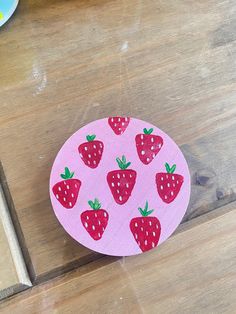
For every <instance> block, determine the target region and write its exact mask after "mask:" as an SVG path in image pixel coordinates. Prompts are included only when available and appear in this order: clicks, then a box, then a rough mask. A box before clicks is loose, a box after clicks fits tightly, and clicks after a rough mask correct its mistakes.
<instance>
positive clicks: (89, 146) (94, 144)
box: [78, 135, 104, 168]
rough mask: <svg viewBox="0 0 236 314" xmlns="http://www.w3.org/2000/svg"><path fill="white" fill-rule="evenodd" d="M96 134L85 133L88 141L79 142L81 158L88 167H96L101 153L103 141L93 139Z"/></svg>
mask: <svg viewBox="0 0 236 314" xmlns="http://www.w3.org/2000/svg"><path fill="white" fill-rule="evenodd" d="M95 138H96V135H87V136H86V139H87V141H88V142H86V143H83V144H80V146H79V148H78V150H79V154H80V157H81V159H82V160H83V162H84V163H85V165H86V166H88V167H90V168H97V166H98V164H99V162H100V160H101V158H102V153H103V148H104V145H103V142H101V141H94V139H95Z"/></svg>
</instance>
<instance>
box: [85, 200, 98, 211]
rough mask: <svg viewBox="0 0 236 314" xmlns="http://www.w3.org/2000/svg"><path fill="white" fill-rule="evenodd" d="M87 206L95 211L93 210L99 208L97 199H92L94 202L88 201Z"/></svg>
mask: <svg viewBox="0 0 236 314" xmlns="http://www.w3.org/2000/svg"><path fill="white" fill-rule="evenodd" d="M88 204H89V206H90V207H91V208H92V209H95V210H98V209H100V208H101V203H99V200H98V199H97V198H95V199H94V202H93V201H91V200H90V201H88Z"/></svg>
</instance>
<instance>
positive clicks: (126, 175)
mask: <svg viewBox="0 0 236 314" xmlns="http://www.w3.org/2000/svg"><path fill="white" fill-rule="evenodd" d="M116 161H117V163H118V165H119V167H120V170H114V171H110V172H109V173H108V174H107V183H108V185H109V188H110V190H111V193H112V195H113V197H114V200H115V202H116V203H117V204H119V205H122V204H124V203H126V202H127V201H128V199H129V197H130V196H131V193H132V190H133V188H134V185H135V182H136V177H137V173H136V171H135V170H132V169H127V168H128V167H129V166H130V165H131V162H126V158H125V156H122V158H121V159H120V158H116Z"/></svg>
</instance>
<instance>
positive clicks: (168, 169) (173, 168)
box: [165, 162, 176, 173]
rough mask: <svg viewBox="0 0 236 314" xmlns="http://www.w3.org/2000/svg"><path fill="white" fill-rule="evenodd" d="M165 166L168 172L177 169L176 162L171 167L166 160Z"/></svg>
mask: <svg viewBox="0 0 236 314" xmlns="http://www.w3.org/2000/svg"><path fill="white" fill-rule="evenodd" d="M165 167H166V172H167V173H174V172H175V169H176V164H174V165H173V166H172V167H170V165H169V164H168V163H167V162H166V163H165Z"/></svg>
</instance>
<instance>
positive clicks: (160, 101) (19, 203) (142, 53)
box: [0, 0, 236, 281]
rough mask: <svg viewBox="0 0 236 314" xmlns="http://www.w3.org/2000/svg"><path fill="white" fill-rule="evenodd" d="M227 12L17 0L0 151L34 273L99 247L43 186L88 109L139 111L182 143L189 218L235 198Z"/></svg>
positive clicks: (2, 78)
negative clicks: (66, 225)
mask: <svg viewBox="0 0 236 314" xmlns="http://www.w3.org/2000/svg"><path fill="white" fill-rule="evenodd" d="M235 11H236V5H235V3H234V2H233V1H231V0H226V1H223V2H222V1H220V0H216V1H211V0H206V1H193V0H190V1H187V2H186V1H184V2H183V1H180V0H177V1H176V0H171V1H168V2H164V1H158V0H157V1H151V0H147V1H143V0H139V1H138V2H137V1H134V0H129V1H126V0H125V1H122V2H120V1H114V0H112V1H108V0H102V1H96V0H90V1H87V0H86V1H75V0H71V1H54V0H50V1H46V0H41V1H26V0H22V1H21V2H20V5H19V8H18V10H17V12H16V13H17V14H16V15H15V17H14V19H12V20H11V21H10V22H9V23H8V24H7V25H6V26H4V27H3V28H2V31H1V42H0V65H1V72H0V82H1V84H0V94H1V103H0V160H1V163H2V169H3V175H2V182H3V184H4V188H5V193H6V194H7V195H8V202H9V204H11V208H12V214H13V215H14V217H15V220H16V222H15V224H16V226H17V230H18V233H19V235H20V238H21V242H22V246H23V247H24V253H25V257H26V258H27V264H28V267H29V268H30V269H31V275H32V277H33V279H34V280H36V281H40V280H43V279H44V278H49V277H50V276H53V275H54V274H58V273H60V272H63V271H64V270H65V269H70V268H71V267H73V266H75V265H81V264H83V263H87V262H88V261H90V260H91V259H93V258H95V254H94V253H91V252H89V251H88V250H86V249H85V248H82V247H81V246H78V245H77V244H76V243H75V242H74V241H73V240H71V239H70V238H69V236H67V235H66V234H65V232H64V231H63V230H62V228H61V227H60V226H59V224H58V222H57V221H56V218H55V217H54V215H53V214H52V209H51V205H50V202H49V196H48V180H49V173H50V168H51V165H52V162H53V159H54V158H55V156H56V153H57V151H58V150H59V148H60V147H61V145H62V144H63V142H64V141H65V140H66V139H67V138H68V137H69V136H70V135H71V134H72V133H73V132H74V131H76V130H77V129H79V128H80V127H81V126H83V125H84V124H86V123H88V122H90V121H92V120H94V119H98V118H102V117H104V116H110V115H116V114H123V115H129V116H134V117H138V118H141V119H143V120H147V121H149V122H151V123H153V124H156V125H157V126H158V127H160V128H162V129H163V130H164V131H165V132H167V133H168V134H169V135H170V136H171V137H172V138H173V139H174V140H175V141H176V142H177V144H178V145H180V146H181V148H182V151H183V152H184V154H185V156H186V158H187V161H188V163H189V166H190V170H191V175H192V197H191V203H190V206H189V209H188V213H187V215H186V217H185V220H189V219H191V218H193V217H196V216H198V215H200V214H202V213H205V212H208V211H209V210H212V209H214V208H216V207H219V206H221V205H223V204H225V203H228V202H230V201H233V200H235V199H236V195H235V191H236V159H235V151H236V136H235V135H236V124H235V119H236V106H235V101H236V63H235V62H234V59H235V53H236V46H235V37H234V36H233V35H231V34H233V33H234V26H235ZM8 192H9V193H8Z"/></svg>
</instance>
